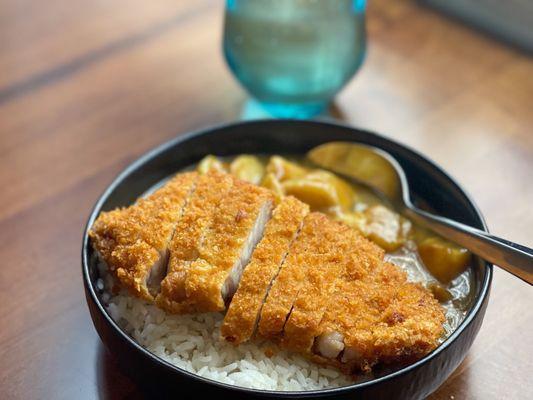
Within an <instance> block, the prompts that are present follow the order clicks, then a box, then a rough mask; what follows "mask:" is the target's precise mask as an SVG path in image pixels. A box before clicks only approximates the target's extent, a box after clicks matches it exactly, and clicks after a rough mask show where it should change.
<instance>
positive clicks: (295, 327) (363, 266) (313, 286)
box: [282, 214, 383, 353]
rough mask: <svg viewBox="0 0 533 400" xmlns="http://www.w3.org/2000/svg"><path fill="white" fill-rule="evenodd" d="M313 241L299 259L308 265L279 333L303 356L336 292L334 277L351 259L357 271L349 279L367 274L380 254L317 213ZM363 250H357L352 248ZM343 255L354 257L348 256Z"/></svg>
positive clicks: (379, 258) (337, 275)
mask: <svg viewBox="0 0 533 400" xmlns="http://www.w3.org/2000/svg"><path fill="white" fill-rule="evenodd" d="M313 235H314V238H315V240H314V241H313V242H312V243H313V244H312V245H311V246H308V247H307V248H306V250H305V253H304V254H302V256H301V257H300V258H299V260H298V261H299V262H300V263H302V265H308V266H309V267H308V268H306V274H305V277H304V279H303V282H302V285H301V288H300V291H299V293H298V296H297V297H296V300H295V301H294V303H293V306H292V310H291V313H290V316H289V318H288V319H287V322H286V324H285V327H284V330H283V339H282V344H283V345H284V347H286V348H288V349H291V350H294V351H298V352H303V353H308V352H310V350H311V347H312V345H313V342H314V339H315V337H316V336H317V335H318V334H319V325H320V321H321V320H322V316H323V314H324V311H325V310H326V307H327V305H328V299H329V298H330V297H331V296H332V295H333V293H334V291H335V290H336V282H337V279H338V277H339V276H340V275H341V274H342V273H343V272H344V269H345V267H346V261H347V260H348V259H349V258H354V259H356V261H357V267H358V270H356V269H355V268H352V269H353V271H352V277H351V279H356V278H357V277H358V276H361V275H364V274H366V273H368V270H369V269H370V268H371V267H372V266H374V265H375V264H376V261H378V262H379V261H380V260H381V258H382V257H383V251H382V250H381V249H380V248H379V247H377V246H375V245H373V244H372V243H370V242H368V241H367V240H365V239H364V238H363V237H361V236H360V235H358V234H357V233H356V232H355V231H354V230H353V229H352V228H349V227H348V226H347V225H344V224H342V223H340V222H336V221H332V220H330V219H329V218H327V217H326V216H325V215H323V214H317V216H316V222H315V224H314V226H313ZM362 247H364V251H357V250H354V249H358V248H359V250H362ZM347 255H351V256H354V255H357V256H358V257H349V256H347Z"/></svg>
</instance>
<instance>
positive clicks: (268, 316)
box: [257, 213, 327, 339]
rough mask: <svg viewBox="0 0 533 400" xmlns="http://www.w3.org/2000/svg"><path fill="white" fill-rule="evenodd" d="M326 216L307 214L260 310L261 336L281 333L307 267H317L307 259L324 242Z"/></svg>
mask: <svg viewBox="0 0 533 400" xmlns="http://www.w3.org/2000/svg"><path fill="white" fill-rule="evenodd" d="M324 218H327V217H326V216H325V215H324V214H321V213H310V214H308V215H307V216H306V217H305V219H304V222H303V226H302V229H301V230H300V233H299V234H298V237H297V238H296V240H295V241H294V243H292V245H291V247H290V249H289V254H288V255H287V258H286V259H285V262H284V263H283V265H282V266H281V269H280V271H279V274H278V275H277V277H276V279H275V280H274V282H273V283H272V287H271V288H270V291H269V292H268V296H267V298H266V301H265V304H264V305H263V308H262V310H261V315H260V318H259V324H258V328H257V332H258V334H259V336H261V337H263V338H266V339H279V338H280V337H281V334H282V332H283V327H284V325H285V321H286V320H287V317H288V315H289V313H290V311H291V309H292V306H293V304H294V301H295V300H296V299H297V297H298V294H299V292H300V289H301V288H302V286H303V284H304V282H305V278H306V275H307V269H308V268H314V267H315V265H312V264H310V263H309V262H308V261H309V259H308V254H309V252H314V249H319V248H321V247H322V246H323V244H324V239H323V238H322V236H321V234H320V233H319V232H320V226H321V224H322V223H323V222H324Z"/></svg>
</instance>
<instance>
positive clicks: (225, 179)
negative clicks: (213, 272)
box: [156, 169, 234, 314]
mask: <svg viewBox="0 0 533 400" xmlns="http://www.w3.org/2000/svg"><path fill="white" fill-rule="evenodd" d="M233 182H234V178H233V177H232V176H231V175H229V174H226V173H223V172H219V171H217V170H215V169H211V170H209V171H208V172H206V173H205V174H204V175H200V177H199V178H198V181H197V184H196V189H195V191H194V193H193V195H192V196H191V198H190V200H189V202H188V204H187V208H186V210H185V212H184V214H183V216H182V217H181V219H180V220H179V221H178V223H177V225H176V230H175V231H174V235H173V237H172V240H171V242H170V246H169V250H170V258H169V262H168V271H167V275H166V277H165V279H163V282H161V292H160V293H159V295H158V296H157V299H156V303H157V305H158V306H159V307H161V308H163V309H165V310H166V311H168V312H171V313H178V314H179V313H186V312H188V311H189V307H188V304H187V302H186V296H185V281H186V278H187V272H188V269H189V266H190V265H191V263H192V262H193V261H195V260H196V259H197V258H198V256H199V248H200V245H201V243H202V241H203V238H204V236H205V234H206V231H207V228H208V227H209V226H210V225H211V223H212V222H213V217H214V213H215V210H216V209H217V207H218V206H219V204H220V202H221V201H222V199H223V198H224V197H225V195H226V193H227V192H228V191H229V190H230V188H231V187H232V185H233Z"/></svg>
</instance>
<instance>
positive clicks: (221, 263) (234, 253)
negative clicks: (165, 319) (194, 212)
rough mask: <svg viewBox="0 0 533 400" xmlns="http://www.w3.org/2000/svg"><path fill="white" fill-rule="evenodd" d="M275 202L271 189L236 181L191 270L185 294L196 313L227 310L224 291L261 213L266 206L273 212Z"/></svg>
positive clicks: (208, 231) (209, 229) (216, 214)
mask: <svg viewBox="0 0 533 400" xmlns="http://www.w3.org/2000/svg"><path fill="white" fill-rule="evenodd" d="M273 201H274V196H273V194H272V192H270V191H269V190H267V189H264V188H261V187H259V186H255V185H252V184H250V183H247V182H244V181H240V180H235V181H234V184H233V186H232V188H231V189H230V191H229V192H228V194H227V197H226V198H225V199H224V201H222V203H221V204H220V206H219V207H218V209H217V210H216V213H215V215H214V218H213V223H212V224H211V225H210V227H209V228H208V230H207V232H206V235H205V238H204V240H203V243H202V244H201V246H200V248H199V249H198V250H199V257H198V259H197V260H196V261H194V262H192V263H191V265H190V267H189V271H188V274H187V278H186V286H185V291H186V296H187V301H188V302H189V303H191V304H194V309H195V310H196V311H202V312H206V311H221V310H224V309H225V299H224V293H223V290H224V285H225V283H226V280H227V279H228V277H229V276H230V274H231V273H232V269H233V268H234V267H235V265H236V263H239V262H240V258H241V255H242V252H243V249H244V248H245V247H247V246H248V245H249V243H248V241H249V239H250V235H253V234H254V232H253V230H254V225H255V223H256V221H257V219H258V217H259V215H260V212H261V210H262V209H263V208H264V207H266V208H268V212H270V209H271V207H272V204H273ZM261 230H262V229H261ZM260 239H261V238H260V237H259V238H257V240H260ZM251 250H253V246H252V249H251ZM246 263H247V260H246V261H245V264H246Z"/></svg>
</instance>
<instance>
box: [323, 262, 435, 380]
mask: <svg viewBox="0 0 533 400" xmlns="http://www.w3.org/2000/svg"><path fill="white" fill-rule="evenodd" d="M444 321H445V316H444V312H443V309H442V307H441V306H440V304H439V303H438V302H437V300H436V299H435V298H434V297H433V295H432V294H431V293H430V292H429V291H428V290H426V289H424V288H423V287H422V286H421V285H420V284H415V283H409V282H407V280H406V274H405V273H404V272H403V271H402V270H401V269H400V268H399V267H397V266H395V265H392V264H390V263H387V262H381V263H378V264H377V265H376V266H375V267H374V268H373V269H372V270H371V271H370V273H368V274H364V275H363V276H361V277H360V278H359V279H350V278H349V277H348V276H343V277H341V278H339V279H338V281H337V286H336V290H335V293H334V295H333V296H331V297H330V301H329V304H328V308H327V311H326V312H325V314H324V316H323V319H322V321H321V323H320V327H319V330H320V332H321V333H329V332H339V333H341V334H342V336H343V337H344V344H345V347H344V353H343V354H342V355H341V361H342V363H341V364H340V366H341V367H343V368H344V369H347V370H349V371H352V372H353V371H354V370H355V371H363V372H369V371H370V370H371V368H372V366H373V365H375V364H376V363H378V362H379V363H401V362H408V361H413V360H415V359H418V358H421V357H423V356H424V355H426V354H427V353H429V352H430V351H431V350H433V349H434V348H435V347H437V345H438V340H439V338H440V337H441V335H442V334H443V330H444V328H443V323H444ZM328 361H329V363H331V361H332V360H328ZM335 363H336V362H335V360H333V364H335Z"/></svg>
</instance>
